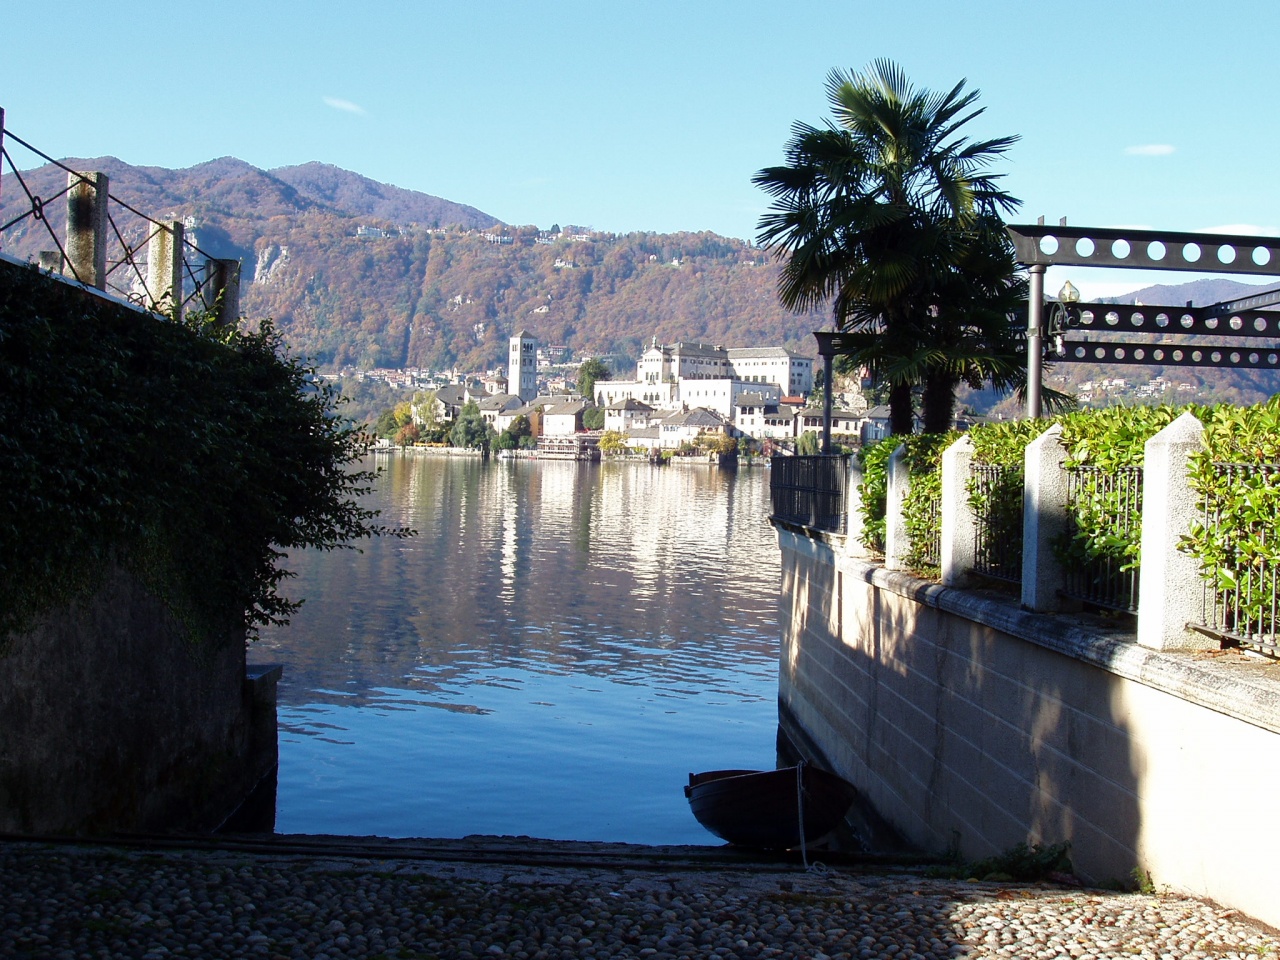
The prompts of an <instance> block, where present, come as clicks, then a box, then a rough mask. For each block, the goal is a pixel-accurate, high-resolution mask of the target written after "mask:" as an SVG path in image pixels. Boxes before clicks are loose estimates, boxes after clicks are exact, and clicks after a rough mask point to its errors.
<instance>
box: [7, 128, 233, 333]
mask: <svg viewBox="0 0 1280 960" xmlns="http://www.w3.org/2000/svg"><path fill="white" fill-rule="evenodd" d="M13 146H18V147H21V148H22V149H24V150H26V151H27V152H28V153H29V154H30V155H31V157H32V158H39V159H40V160H43V161H44V162H45V163H44V166H40V167H35V168H30V167H29V168H28V169H26V170H23V169H21V166H22V165H21V164H20V163H19V162H17V161H16V160H15V158H14V156H13V153H12V149H11V148H12V147H13ZM50 166H52V167H54V168H56V169H57V170H58V171H62V172H65V173H66V175H67V176H66V178H65V181H66V182H65V185H64V184H61V183H53V184H50V183H49V182H48V180H49V177H48V170H47V169H46V168H48V167H50ZM6 173H7V177H6V179H7V180H8V183H7V187H8V189H6V190H4V191H3V192H2V193H0V242H2V243H3V244H4V245H9V246H12V245H13V244H15V243H16V244H18V246H19V247H23V248H27V256H28V258H29V259H31V260H32V261H36V262H38V263H39V265H40V266H41V267H42V268H43V269H46V270H49V271H51V272H53V273H62V274H65V275H67V276H69V277H71V278H72V279H74V280H76V281H78V282H80V283H83V284H85V285H86V286H90V287H94V286H96V287H98V288H99V289H101V290H103V291H105V292H109V293H113V294H115V295H116V296H118V297H120V298H122V299H125V300H128V301H129V302H131V303H133V304H134V305H136V306H138V307H141V308H143V309H145V310H150V311H153V312H156V313H163V314H169V315H179V314H181V313H182V312H183V311H184V310H186V309H187V308H189V307H195V308H196V309H200V310H204V311H213V310H215V309H216V308H217V307H218V296H219V294H220V293H221V292H222V291H223V289H224V286H225V283H226V275H225V270H226V267H225V266H221V265H222V264H225V263H227V261H223V260H219V259H218V258H217V257H214V256H213V255H212V254H210V253H208V252H207V251H205V250H202V249H201V248H200V247H198V246H197V245H196V244H194V243H192V242H191V240H189V239H188V238H187V237H186V235H185V233H184V231H183V229H182V224H174V223H163V222H161V221H159V220H156V219H154V218H153V217H150V216H148V215H146V214H145V213H143V212H141V211H140V210H137V209H135V208H134V207H133V206H131V205H130V204H128V203H126V202H125V201H124V200H122V199H120V198H119V197H117V196H115V195H114V194H112V193H111V192H110V189H109V188H108V190H107V191H106V196H105V201H106V202H105V218H106V230H105V231H104V234H105V235H104V236H102V237H101V238H100V240H101V242H103V243H105V245H106V250H105V274H104V275H102V276H87V275H82V273H84V270H83V266H77V257H76V256H74V255H73V254H72V252H71V251H69V249H68V248H69V247H71V246H72V241H71V238H70V234H71V227H70V224H69V223H68V220H69V219H70V217H71V213H70V207H72V206H76V204H77V196H78V195H80V194H83V193H86V192H87V194H88V195H89V197H90V198H91V199H92V202H94V203H100V202H101V200H102V199H103V198H98V197H97V196H96V193H97V191H98V189H99V187H98V181H97V180H96V179H95V175H92V174H90V175H86V174H85V173H84V172H82V171H77V170H74V169H72V168H71V167H68V166H67V165H66V164H64V163H62V162H60V161H58V160H55V159H54V158H53V157H51V156H50V155H49V154H47V153H45V152H44V151H42V150H40V149H38V148H37V147H35V146H32V145H31V144H30V143H28V142H27V141H26V140H23V139H22V138H21V137H19V136H17V135H16V134H15V133H14V132H13V131H12V130H11V129H9V128H7V127H6V126H5V124H4V111H3V110H2V109H0V175H4V174H6ZM37 181H40V182H41V183H44V187H43V188H42V187H41V186H39V185H38V183H37ZM15 185H16V187H17V190H14V189H13V188H14V186H15ZM42 191H43V192H42ZM15 198H16V200H15ZM59 201H61V202H59ZM60 209H61V210H65V211H66V212H65V213H62V212H57V211H59V210H60ZM163 234H167V235H168V241H169V243H170V245H172V246H176V247H177V250H176V251H175V256H176V257H177V259H178V262H179V264H180V266H179V273H180V276H179V278H178V280H177V283H176V284H171V285H170V287H171V289H165V288H164V285H163V284H162V283H158V281H157V278H156V274H155V268H156V267H157V265H156V264H151V263H150V262H149V260H150V256H151V254H150V250H151V248H152V247H153V244H154V241H155V240H156V239H157V238H158V237H161V235H163ZM32 247H41V248H40V249H31V248H32ZM6 252H8V251H6ZM90 272H92V271H90ZM175 301H176V302H175Z"/></svg>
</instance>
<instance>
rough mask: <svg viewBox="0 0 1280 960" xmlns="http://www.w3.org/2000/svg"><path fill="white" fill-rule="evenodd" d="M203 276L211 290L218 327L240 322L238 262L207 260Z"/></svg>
mask: <svg viewBox="0 0 1280 960" xmlns="http://www.w3.org/2000/svg"><path fill="white" fill-rule="evenodd" d="M205 271H206V273H205V276H207V277H208V278H209V283H210V284H211V287H212V290H213V297H214V304H215V309H216V310H217V320H218V325H219V326H223V327H227V326H235V325H236V324H237V323H239V322H240V261H239V260H213V259H211V260H208V261H206V262H205Z"/></svg>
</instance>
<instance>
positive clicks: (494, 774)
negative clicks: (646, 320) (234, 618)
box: [250, 456, 779, 843]
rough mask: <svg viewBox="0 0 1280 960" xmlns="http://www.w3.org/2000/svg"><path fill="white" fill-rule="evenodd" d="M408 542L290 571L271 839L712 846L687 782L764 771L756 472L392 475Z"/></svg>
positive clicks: (403, 463) (427, 466)
mask: <svg viewBox="0 0 1280 960" xmlns="http://www.w3.org/2000/svg"><path fill="white" fill-rule="evenodd" d="M383 462H384V463H385V467H386V469H385V472H384V474H383V475H382V477H381V478H380V479H379V481H378V483H377V488H376V491H375V493H374V494H373V495H372V496H373V499H374V500H375V501H376V502H375V505H376V506H378V507H379V509H381V510H382V512H383V519H384V521H386V522H388V523H391V524H401V523H403V524H407V525H409V526H412V527H414V528H415V529H417V530H418V531H419V535H418V536H417V537H415V538H412V539H409V540H392V539H387V540H381V541H375V542H373V543H372V544H368V543H366V544H365V545H364V548H363V549H364V553H363V554H357V553H353V552H350V551H339V552H334V553H329V554H323V553H308V554H304V555H299V556H296V557H294V558H292V560H291V567H292V569H294V570H295V571H296V572H297V574H298V577H297V579H296V580H293V581H291V583H290V586H289V590H290V592H291V593H292V594H293V595H296V596H304V597H306V598H307V602H306V605H305V606H304V607H303V609H302V611H301V612H300V613H299V614H298V615H297V616H296V617H295V618H294V622H293V623H292V625H290V626H289V627H288V628H286V629H283V630H276V631H274V632H272V633H270V634H269V635H266V636H264V639H263V640H262V641H260V642H259V643H258V644H256V645H255V647H253V648H252V649H251V650H250V659H251V660H252V661H255V662H282V663H284V664H285V674H284V680H283V681H282V683H281V686H280V707H279V716H280V778H279V794H278V806H277V819H276V829H277V830H278V831H279V832H281V833H345V834H380V835H383V836H433V837H461V836H465V835H467V834H472V833H485V834H527V835H530V836H536V837H547V838H554V839H594V840H621V841H631V842H637V843H717V842H718V841H717V840H716V839H715V838H714V837H712V836H711V835H710V834H709V833H706V832H705V831H703V830H702V828H701V827H699V826H698V824H697V822H696V821H694V819H693V817H692V815H691V814H690V813H689V810H688V804H687V803H686V802H685V799H684V796H683V793H682V791H681V787H682V786H683V784H684V783H685V782H686V779H687V775H688V773H689V771H691V770H700V769H711V768H718V767H761V768H764V767H772V766H773V765H774V761H775V734H776V730H777V669H778V665H777V637H778V627H777V616H776V610H777V587H778V576H779V574H778V562H779V561H778V550H777V546H776V541H775V538H774V534H773V531H772V529H771V528H770V527H769V525H768V522H767V520H766V515H767V512H768V511H767V500H768V472H767V471H765V470H759V469H752V470H745V469H744V470H740V471H737V472H733V471H722V470H719V469H717V468H714V467H708V466H703V465H699V466H696V467H691V466H672V467H665V468H654V467H650V466H648V465H640V464H603V465H593V466H589V465H578V464H572V463H552V462H536V461H534V462H531V461H523V462H512V463H508V462H496V463H490V464H481V463H479V462H477V461H474V460H461V459H449V458H443V457H426V456H416V457H415V456H407V457H402V456H392V457H390V458H386V459H385V460H384V461H383Z"/></svg>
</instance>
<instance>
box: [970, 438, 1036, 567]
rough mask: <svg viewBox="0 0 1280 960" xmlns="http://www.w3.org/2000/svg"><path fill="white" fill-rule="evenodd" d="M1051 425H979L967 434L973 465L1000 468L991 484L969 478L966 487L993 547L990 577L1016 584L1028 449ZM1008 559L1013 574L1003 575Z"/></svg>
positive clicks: (986, 561) (988, 560)
mask: <svg viewBox="0 0 1280 960" xmlns="http://www.w3.org/2000/svg"><path fill="white" fill-rule="evenodd" d="M1051 425H1052V421H1046V420H1006V421H1003V422H1001V423H990V424H979V425H978V426H975V427H974V428H973V429H972V430H970V431H969V438H970V440H971V441H972V442H973V463H974V464H975V465H985V466H990V467H998V468H1001V469H1000V472H999V473H998V474H997V475H996V476H995V477H993V478H992V480H991V481H990V482H989V483H985V484H984V483H980V482H979V480H978V478H977V477H976V476H971V477H970V478H969V480H968V481H967V484H966V489H967V490H968V493H969V507H970V509H971V510H973V513H974V517H975V518H976V519H977V521H978V522H979V523H982V524H983V525H984V526H985V528H986V530H987V542H988V544H989V546H990V547H991V550H990V551H989V555H988V556H986V557H984V558H983V560H984V561H985V564H986V566H987V567H988V568H989V570H990V571H991V572H992V573H1000V574H1002V575H1007V576H1009V577H1012V578H1016V575H1017V573H1018V572H1019V571H1020V570H1021V567H1022V562H1021V550H1022V487H1023V474H1024V464H1025V462H1026V451H1027V444H1029V443H1030V442H1031V441H1032V440H1035V439H1036V438H1037V437H1039V436H1040V435H1041V434H1042V433H1044V432H1045V431H1046V430H1048V429H1049V427H1050V426H1051ZM1003 558H1009V559H1008V562H1009V568H1008V569H1002V567H1003V566H1004V559H1003Z"/></svg>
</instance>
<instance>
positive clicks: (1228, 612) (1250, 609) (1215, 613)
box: [1201, 463, 1280, 656]
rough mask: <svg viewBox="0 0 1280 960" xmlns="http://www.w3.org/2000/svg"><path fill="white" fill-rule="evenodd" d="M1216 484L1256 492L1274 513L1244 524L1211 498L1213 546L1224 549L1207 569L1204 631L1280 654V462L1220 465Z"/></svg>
mask: <svg viewBox="0 0 1280 960" xmlns="http://www.w3.org/2000/svg"><path fill="white" fill-rule="evenodd" d="M1213 471H1214V477H1215V479H1216V480H1217V481H1218V483H1217V484H1216V485H1217V486H1219V487H1220V488H1222V489H1227V490H1237V491H1238V490H1241V489H1242V488H1250V489H1251V490H1253V491H1255V492H1254V494H1253V496H1252V497H1251V500H1252V502H1253V503H1254V504H1255V505H1258V506H1261V505H1263V504H1264V503H1265V504H1267V505H1269V506H1270V507H1271V509H1265V508H1264V509H1258V510H1254V511H1251V512H1252V513H1253V516H1252V517H1250V518H1248V519H1245V520H1244V521H1243V522H1241V519H1240V518H1239V517H1238V516H1233V517H1231V518H1228V517H1226V516H1225V513H1226V509H1227V508H1226V507H1225V501H1224V500H1222V499H1215V498H1210V499H1209V500H1208V501H1207V502H1206V504H1205V511H1204V526H1205V531H1206V533H1207V535H1208V539H1209V540H1210V542H1212V543H1214V544H1216V545H1217V548H1218V549H1219V550H1220V551H1221V552H1220V554H1219V556H1218V557H1217V558H1216V560H1215V561H1214V562H1210V563H1208V564H1207V565H1206V566H1205V573H1206V574H1208V575H1209V576H1210V577H1211V579H1209V580H1207V581H1206V583H1205V590H1204V614H1203V623H1202V624H1201V625H1202V626H1203V627H1205V628H1207V629H1208V631H1209V632H1210V633H1213V634H1215V635H1217V636H1219V637H1221V638H1223V639H1225V640H1227V641H1229V642H1231V643H1233V644H1237V645H1241V646H1247V647H1253V648H1255V649H1258V650H1261V651H1263V652H1265V653H1268V654H1271V655H1272V656H1275V655H1280V642H1278V641H1277V637H1276V614H1277V600H1276V593H1277V571H1278V570H1280V532H1277V530H1276V529H1275V504H1276V503H1277V502H1280V464H1277V463H1262V464H1259V463H1215V464H1214V465H1213Z"/></svg>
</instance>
